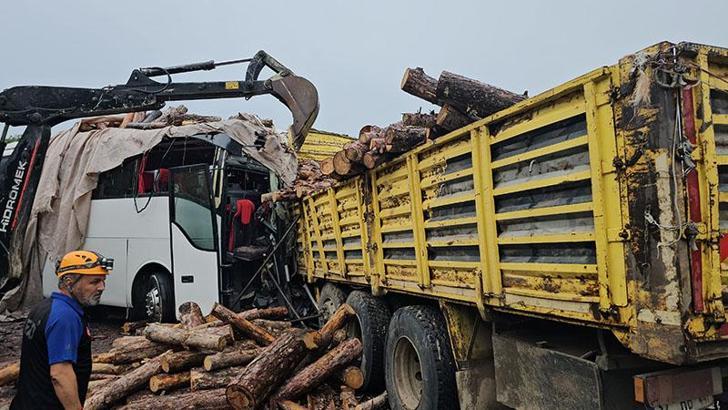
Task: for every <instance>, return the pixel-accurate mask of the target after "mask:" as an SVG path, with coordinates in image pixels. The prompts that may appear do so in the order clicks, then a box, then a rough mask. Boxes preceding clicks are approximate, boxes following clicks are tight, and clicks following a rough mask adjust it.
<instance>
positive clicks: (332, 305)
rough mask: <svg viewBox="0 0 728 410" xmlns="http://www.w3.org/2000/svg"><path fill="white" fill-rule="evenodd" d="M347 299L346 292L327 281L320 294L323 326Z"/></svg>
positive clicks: (320, 322)
mask: <svg viewBox="0 0 728 410" xmlns="http://www.w3.org/2000/svg"><path fill="white" fill-rule="evenodd" d="M345 301H346V293H345V292H344V291H343V290H342V289H341V288H340V287H339V286H336V285H334V284H333V283H330V282H328V283H325V284H324V286H323V287H322V288H321V293H320V294H319V303H318V305H319V313H321V316H319V325H320V326H323V325H324V323H326V321H327V320H329V318H330V317H331V315H333V314H334V312H336V309H338V308H339V306H341V305H342V304H343V303H344V302H345Z"/></svg>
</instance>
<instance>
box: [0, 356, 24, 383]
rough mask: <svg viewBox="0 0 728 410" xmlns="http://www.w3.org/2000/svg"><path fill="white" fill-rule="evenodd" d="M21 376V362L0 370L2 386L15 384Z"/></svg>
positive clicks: (18, 361)
mask: <svg viewBox="0 0 728 410" xmlns="http://www.w3.org/2000/svg"><path fill="white" fill-rule="evenodd" d="M18 376H20V360H17V361H15V362H14V363H11V364H9V365H7V366H5V367H3V368H2V369H0V386H5V385H6V384H11V383H15V382H16V381H17V380H18Z"/></svg>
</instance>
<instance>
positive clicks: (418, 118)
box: [402, 111, 437, 128]
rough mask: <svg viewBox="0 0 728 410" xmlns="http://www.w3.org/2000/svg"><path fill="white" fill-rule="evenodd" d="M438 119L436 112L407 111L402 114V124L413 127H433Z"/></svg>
mask: <svg viewBox="0 0 728 410" xmlns="http://www.w3.org/2000/svg"><path fill="white" fill-rule="evenodd" d="M436 121H437V115H435V112H434V111H432V112H429V113H422V112H406V113H403V114H402V125H405V126H411V127H422V128H432V127H434V126H435V124H436Z"/></svg>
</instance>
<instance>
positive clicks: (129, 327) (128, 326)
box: [121, 320, 149, 335]
mask: <svg viewBox="0 0 728 410" xmlns="http://www.w3.org/2000/svg"><path fill="white" fill-rule="evenodd" d="M147 323H149V322H147V321H146V320H140V321H138V322H126V323H124V324H123V325H121V332H122V333H124V334H127V335H131V334H134V332H136V331H137V329H143V328H144V327H145V326H146V325H147Z"/></svg>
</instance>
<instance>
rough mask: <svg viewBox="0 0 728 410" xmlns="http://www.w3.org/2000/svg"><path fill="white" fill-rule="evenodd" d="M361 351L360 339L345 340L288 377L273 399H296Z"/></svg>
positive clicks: (357, 355)
mask: <svg viewBox="0 0 728 410" xmlns="http://www.w3.org/2000/svg"><path fill="white" fill-rule="evenodd" d="M361 351H362V346H361V342H360V341H359V339H349V340H346V341H344V342H343V343H341V344H340V345H338V346H336V347H335V348H333V349H331V350H330V351H329V352H327V353H326V354H325V355H323V356H321V358H320V359H318V360H316V361H315V362H313V363H311V364H310V365H308V366H307V367H306V368H304V369H303V370H301V371H300V372H299V373H298V374H296V375H295V376H293V377H292V378H290V379H288V381H287V382H286V384H284V385H283V386H282V387H281V388H280V389H279V390H278V392H277V393H276V394H275V395H274V396H273V400H274V401H277V400H286V399H295V398H296V397H298V396H300V395H301V394H304V393H306V392H308V391H310V390H312V389H313V388H314V387H316V386H318V385H319V383H321V382H323V381H324V380H326V379H327V378H329V377H330V376H331V375H333V374H334V373H335V372H336V371H337V370H339V369H341V368H342V367H343V366H346V365H347V364H348V363H350V362H351V361H352V360H354V359H356V358H357V357H359V356H360V355H361Z"/></svg>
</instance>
